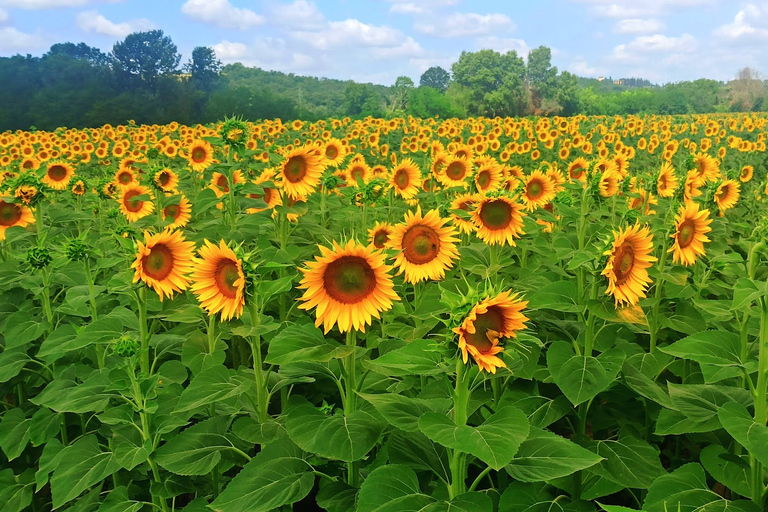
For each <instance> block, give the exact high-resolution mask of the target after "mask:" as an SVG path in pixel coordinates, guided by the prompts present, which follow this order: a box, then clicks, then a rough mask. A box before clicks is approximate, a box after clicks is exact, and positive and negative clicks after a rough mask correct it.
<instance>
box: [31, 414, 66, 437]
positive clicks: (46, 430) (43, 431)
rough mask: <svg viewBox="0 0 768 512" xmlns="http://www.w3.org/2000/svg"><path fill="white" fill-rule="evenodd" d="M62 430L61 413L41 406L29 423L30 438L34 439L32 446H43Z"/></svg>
mask: <svg viewBox="0 0 768 512" xmlns="http://www.w3.org/2000/svg"><path fill="white" fill-rule="evenodd" d="M60 430H61V420H60V417H59V415H58V414H56V413H54V412H51V410H50V409H48V408H47V407H41V408H40V409H38V410H37V411H35V414H34V415H32V420H31V421H30V423H29V440H30V441H32V446H41V445H43V444H45V443H47V442H48V441H50V440H51V439H53V438H54V437H56V434H58V433H59V432H60Z"/></svg>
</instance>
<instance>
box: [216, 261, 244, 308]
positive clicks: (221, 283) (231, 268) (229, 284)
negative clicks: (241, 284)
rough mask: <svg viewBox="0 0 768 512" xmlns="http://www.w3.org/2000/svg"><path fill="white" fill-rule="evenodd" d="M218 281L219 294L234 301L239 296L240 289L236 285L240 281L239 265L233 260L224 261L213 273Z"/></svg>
mask: <svg viewBox="0 0 768 512" xmlns="http://www.w3.org/2000/svg"><path fill="white" fill-rule="evenodd" d="M213 278H214V280H215V281H216V287H217V288H218V289H219V293H221V294H222V295H224V296H225V297H227V298H228V299H234V298H235V297H236V296H237V290H238V287H237V286H235V283H236V282H237V280H238V279H240V273H239V272H238V271H237V263H235V262H234V261H232V260H227V259H223V260H221V261H220V262H219V264H218V265H217V266H216V270H215V271H214V273H213Z"/></svg>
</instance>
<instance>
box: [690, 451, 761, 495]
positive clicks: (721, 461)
mask: <svg viewBox="0 0 768 512" xmlns="http://www.w3.org/2000/svg"><path fill="white" fill-rule="evenodd" d="M733 457H737V460H740V462H741V463H738V462H734V460H733ZM699 460H701V464H702V466H704V469H706V470H707V472H708V473H709V474H710V475H712V478H714V479H715V480H717V481H718V482H720V483H721V484H723V485H724V486H726V487H728V488H729V489H730V490H732V491H734V492H735V493H737V494H741V495H742V496H749V495H750V494H751V493H752V489H751V486H750V485H749V480H750V475H749V459H748V458H747V457H746V456H741V457H739V456H737V455H732V454H729V453H728V451H727V450H726V449H725V448H723V447H722V446H719V445H716V444H711V445H709V446H705V447H704V449H703V450H701V453H700V454H699Z"/></svg>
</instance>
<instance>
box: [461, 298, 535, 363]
mask: <svg viewBox="0 0 768 512" xmlns="http://www.w3.org/2000/svg"><path fill="white" fill-rule="evenodd" d="M527 305H528V302H527V301H524V300H520V298H519V297H518V296H517V294H515V295H510V292H509V291H506V292H502V293H500V294H498V295H496V296H495V297H488V298H486V299H483V300H482V301H480V302H478V303H477V304H475V306H474V307H473V308H472V309H471V310H470V312H469V314H468V315H467V317H466V318H465V319H464V321H463V322H462V323H461V326H459V327H455V328H454V329H453V332H455V333H456V334H458V335H459V349H460V350H461V357H462V359H463V361H464V363H466V362H467V360H468V359H469V356H470V355H471V356H472V359H474V360H475V362H476V363H477V365H478V366H479V367H480V369H481V370H483V371H486V372H491V373H496V368H506V365H505V364H504V361H502V360H501V359H500V358H499V357H497V354H499V353H500V352H503V351H504V348H503V347H501V346H499V340H500V339H502V338H509V337H516V336H517V334H516V333H515V331H519V330H521V329H524V328H525V322H526V321H527V320H528V317H526V316H525V315H524V314H523V313H522V310H523V309H524V308H525V307H526V306H527Z"/></svg>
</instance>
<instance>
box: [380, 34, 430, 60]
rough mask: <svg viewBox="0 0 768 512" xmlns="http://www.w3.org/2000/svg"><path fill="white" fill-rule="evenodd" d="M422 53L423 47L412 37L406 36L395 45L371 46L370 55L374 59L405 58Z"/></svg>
mask: <svg viewBox="0 0 768 512" xmlns="http://www.w3.org/2000/svg"><path fill="white" fill-rule="evenodd" d="M423 54H424V48H422V47H421V45H420V44H419V43H417V42H416V41H415V40H414V39H413V38H412V37H408V38H407V39H406V40H405V41H403V43H401V44H399V45H397V46H390V47H382V48H373V49H372V50H371V55H372V56H373V57H374V58H375V59H404V58H405V59H407V58H416V57H419V56H420V55H423Z"/></svg>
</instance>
